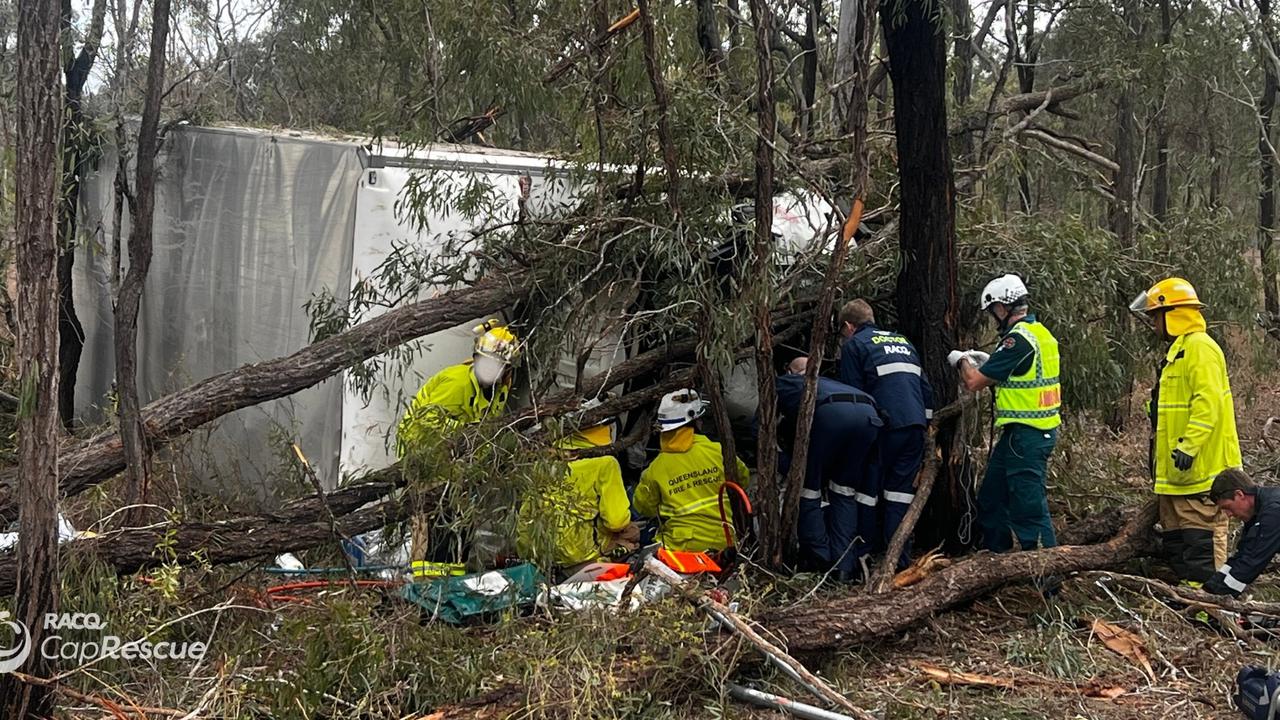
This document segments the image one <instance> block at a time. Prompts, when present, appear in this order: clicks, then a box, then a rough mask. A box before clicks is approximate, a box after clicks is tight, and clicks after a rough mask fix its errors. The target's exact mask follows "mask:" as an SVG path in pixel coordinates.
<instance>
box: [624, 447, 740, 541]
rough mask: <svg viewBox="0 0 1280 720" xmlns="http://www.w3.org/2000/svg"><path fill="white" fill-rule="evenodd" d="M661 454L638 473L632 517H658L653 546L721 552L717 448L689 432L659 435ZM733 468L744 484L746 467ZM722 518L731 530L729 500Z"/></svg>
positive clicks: (721, 468) (720, 456)
mask: <svg viewBox="0 0 1280 720" xmlns="http://www.w3.org/2000/svg"><path fill="white" fill-rule="evenodd" d="M661 442H662V452H661V453H660V454H659V455H658V457H656V458H654V459H653V462H651V463H649V467H647V468H645V470H644V472H643V473H641V474H640V483H639V484H638V485H636V492H635V496H634V497H633V498H632V500H633V502H634V503H635V508H636V512H638V513H640V514H641V515H644V516H646V517H656V518H658V536H657V539H658V542H660V543H662V544H663V545H664V546H666V547H667V548H669V549H672V550H682V551H684V550H692V551H703V550H722V549H724V548H725V546H726V542H725V528H724V525H723V523H721V521H720V486H721V485H723V484H724V482H725V480H726V479H727V478H726V477H725V472H724V455H723V454H722V451H721V449H720V443H718V442H714V441H712V440H711V439H709V438H707V437H705V436H703V435H697V434H695V433H694V432H693V428H692V427H688V426H686V427H682V428H679V429H676V430H671V431H668V432H664V433H662V437H661ZM735 461H736V462H737V463H738V466H737V467H738V477H739V478H740V479H741V481H742V485H743V487H745V486H746V483H747V466H746V463H744V462H742V461H741V460H738V459H737V458H735ZM724 512H725V519H726V520H727V521H728V522H729V525H730V527H732V525H733V511H732V510H731V509H730V508H729V497H728V496H726V497H725V508H724Z"/></svg>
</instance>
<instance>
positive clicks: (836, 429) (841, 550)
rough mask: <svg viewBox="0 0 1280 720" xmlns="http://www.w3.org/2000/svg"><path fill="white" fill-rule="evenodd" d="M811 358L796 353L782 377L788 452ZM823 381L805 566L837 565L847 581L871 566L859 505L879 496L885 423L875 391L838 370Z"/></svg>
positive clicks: (809, 479) (806, 503)
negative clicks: (879, 443)
mask: <svg viewBox="0 0 1280 720" xmlns="http://www.w3.org/2000/svg"><path fill="white" fill-rule="evenodd" d="M807 365H808V358H806V357H799V358H796V359H795V360H793V361H792V362H791V365H790V366H789V367H788V373H787V374H785V375H781V376H779V377H778V382H777V387H778V415H779V419H778V439H779V441H780V444H781V445H782V447H783V451H784V452H785V453H786V454H787V455H788V456H790V455H791V454H792V451H793V448H792V447H791V443H793V442H794V440H795V427H796V421H797V418H798V416H799V414H800V400H801V397H802V396H803V395H804V371H805V367H806V366H807ZM817 382H818V387H817V403H816V405H815V406H814V411H813V427H812V429H811V430H810V433H809V455H808V461H807V462H806V463H805V476H804V489H803V490H801V491H800V517H799V520H798V522H799V527H798V528H797V533H796V534H797V536H798V537H799V539H800V553H801V560H802V566H803V567H804V568H805V569H807V570H816V571H823V572H825V571H827V570H829V569H831V568H832V567H833V566H834V567H835V569H836V571H837V572H838V578H839V579H840V580H841V581H843V582H855V581H857V580H860V579H861V578H862V576H863V574H864V573H863V566H862V562H861V561H862V559H863V558H864V557H865V556H866V555H867V553H868V552H869V551H870V544H869V538H868V537H867V536H866V534H865V532H864V531H863V529H862V528H861V527H860V525H859V520H860V515H859V512H858V508H859V507H861V506H871V507H874V503H875V496H874V495H871V494H869V493H868V491H869V490H870V489H871V488H870V487H869V485H870V483H872V482H873V481H874V476H875V469H874V467H873V465H874V463H875V455H876V453H875V448H876V440H877V438H878V436H879V434H880V427H881V426H882V425H883V424H884V423H883V421H881V419H880V414H879V412H878V411H877V410H876V401H875V399H874V398H872V397H871V396H870V395H869V394H867V393H865V392H863V391H861V390H859V389H857V388H855V387H850V386H848V385H845V384H844V383H841V382H837V381H835V380H832V379H831V378H826V377H819V378H817ZM824 490H825V491H826V507H824V506H823V505H824V503H823V491H824Z"/></svg>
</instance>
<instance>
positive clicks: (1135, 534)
mask: <svg viewBox="0 0 1280 720" xmlns="http://www.w3.org/2000/svg"><path fill="white" fill-rule="evenodd" d="M1155 518H1156V505H1155V502H1154V501H1150V502H1148V503H1147V504H1145V505H1144V506H1143V507H1142V509H1141V510H1140V511H1138V512H1137V513H1136V514H1135V515H1134V516H1133V517H1132V518H1131V519H1130V520H1129V521H1128V522H1127V523H1126V524H1125V525H1124V527H1123V528H1122V529H1121V531H1120V532H1119V534H1117V535H1116V536H1115V537H1113V538H1112V539H1110V540H1108V541H1107V542H1104V543H1099V544H1096V545H1063V546H1059V547H1056V548H1052V549H1049V550H1035V551H1030V552H1012V553H1005V554H1002V555H992V554H989V553H979V554H977V555H974V556H972V557H969V558H966V559H963V560H959V561H957V562H956V563H955V564H953V565H952V566H951V567H949V568H947V569H945V570H942V571H940V572H938V573H937V574H936V575H932V576H930V577H928V578H926V579H925V580H923V581H921V582H920V583H918V584H916V585H912V586H910V587H907V588H903V589H901V590H896V591H893V592H891V593H888V594H882V595H878V596H877V595H871V594H868V593H859V594H856V595H850V596H846V597H840V598H834V599H831V600H823V601H819V602H815V603H812V604H808V605H804V606H801V607H797V608H791V609H787V610H776V611H773V612H770V613H767V614H766V615H765V616H764V617H762V618H760V622H761V624H763V625H764V626H765V627H767V628H769V629H770V630H771V631H773V632H774V633H776V634H778V635H779V636H781V637H782V638H784V639H785V643H786V646H787V647H788V649H790V650H791V651H793V652H795V651H820V650H838V649H841V648H846V647H849V646H850V645H854V644H857V643H861V642H866V641H869V640H876V639H879V638H883V637H885V636H888V635H892V634H894V633H897V632H901V631H903V630H906V629H908V628H911V627H915V626H917V625H919V623H920V622H921V621H922V620H924V619H925V618H928V617H929V616H931V615H933V614H935V613H937V612H939V611H942V610H946V609H948V608H950V607H953V606H955V605H957V604H959V603H962V602H965V601H967V600H973V599H975V598H978V597H981V596H982V595H984V594H986V593H989V592H991V591H993V590H995V589H997V588H999V587H1001V586H1003V585H1006V584H1008V583H1011V582H1017V581H1023V580H1029V579H1035V578H1046V577H1050V576H1059V575H1064V574H1066V573H1070V572H1077V571H1081V570H1101V569H1105V568H1109V567H1114V566H1115V565H1118V564H1120V563H1123V562H1125V561H1127V560H1130V559H1132V558H1135V557H1138V556H1140V555H1143V554H1146V553H1147V552H1149V551H1150V548H1151V528H1152V526H1153V525H1154V523H1155Z"/></svg>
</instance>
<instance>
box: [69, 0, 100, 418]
mask: <svg viewBox="0 0 1280 720" xmlns="http://www.w3.org/2000/svg"><path fill="white" fill-rule="evenodd" d="M106 16H107V2H106V0H94V3H93V10H92V11H91V12H90V15H89V27H88V29H87V30H86V31H85V38H84V44H83V45H81V47H80V52H78V53H74V54H73V53H72V52H71V49H70V48H67V49H66V55H67V56H68V57H69V58H70V62H68V63H67V65H66V67H65V68H64V69H63V74H64V75H65V77H66V85H65V90H64V92H65V95H64V97H65V104H66V115H65V121H64V123H63V126H62V183H61V190H60V192H59V197H60V200H59V203H58V310H59V312H58V414H59V415H60V416H61V418H62V424H63V426H64V427H66V428H67V429H68V430H70V429H71V428H72V426H73V425H74V421H75V411H76V373H77V371H78V370H79V367H80V353H81V351H82V350H83V349H84V325H82V324H81V322H80V317H79V316H78V315H77V314H76V308H75V303H74V301H73V292H72V290H73V288H72V270H73V268H74V267H75V259H76V255H75V246H76V234H77V230H78V227H79V222H78V221H79V218H78V217H77V215H76V208H77V204H78V201H79V199H80V179H81V178H82V177H84V175H85V174H86V172H87V171H88V167H87V159H88V153H89V149H90V145H91V138H90V137H89V133H90V127H89V123H87V122H86V120H85V116H84V107H83V102H82V100H83V96H84V86H85V83H86V82H87V81H88V80H89V73H90V71H92V70H93V65H94V62H95V61H96V60H97V58H98V49H99V47H100V46H101V42H102V31H103V28H104V27H105V25H106ZM71 26H72V15H71V8H70V5H69V4H66V5H63V8H62V32H63V36H64V38H69V37H70V36H71Z"/></svg>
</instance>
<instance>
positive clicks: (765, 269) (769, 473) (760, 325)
mask: <svg viewBox="0 0 1280 720" xmlns="http://www.w3.org/2000/svg"><path fill="white" fill-rule="evenodd" d="M847 1H850V2H851V1H852V0H847ZM749 2H750V6H751V21H752V26H753V27H752V29H753V30H754V31H755V48H756V113H757V116H756V118H757V123H758V133H759V134H758V136H757V138H756V150H755V235H754V240H753V242H752V248H751V249H752V259H751V283H750V288H751V292H752V293H753V294H754V298H753V300H754V302H753V311H752V314H753V316H754V318H755V326H756V387H757V394H758V397H759V410H758V411H757V412H758V416H759V424H760V429H759V439H758V441H757V443H756V463H757V465H756V469H757V472H758V474H759V490H758V491H757V495H756V497H757V501H756V514H757V516H758V517H759V518H760V552H761V554H762V556H763V559H764V562H765V563H767V564H769V565H773V566H775V567H776V566H777V565H779V564H781V562H782V553H783V550H784V548H785V546H786V538H787V532H788V531H787V528H786V527H785V526H784V525H783V521H782V503H781V488H779V486H778V444H777V439H778V389H777V387H776V386H775V385H774V380H773V376H774V367H773V327H772V324H771V318H770V310H771V307H772V304H773V301H772V295H773V139H774V136H775V130H776V128H775V127H774V126H775V124H776V122H777V119H776V118H775V116H774V104H773V58H772V57H771V51H770V47H769V44H770V38H771V37H772V36H773V11H772V10H771V9H770V7H769V3H768V2H767V0H749Z"/></svg>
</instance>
